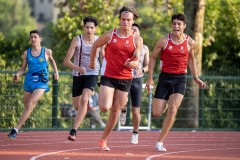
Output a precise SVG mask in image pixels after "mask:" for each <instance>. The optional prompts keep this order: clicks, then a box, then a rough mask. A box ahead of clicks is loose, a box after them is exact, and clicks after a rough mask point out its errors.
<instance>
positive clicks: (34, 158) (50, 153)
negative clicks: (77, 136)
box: [30, 145, 149, 160]
mask: <svg viewBox="0 0 240 160" xmlns="http://www.w3.org/2000/svg"><path fill="white" fill-rule="evenodd" d="M139 146H142V147H143V146H149V145H138V147H139ZM116 147H120V148H126V147H127V148H129V147H136V146H135V145H134V146H133V145H131V146H112V147H111V148H116ZM87 149H99V151H100V148H99V147H89V148H80V149H68V150H61V151H55V152H48V153H45V154H40V155H37V156H34V157H31V159H30V160H36V159H38V158H40V157H44V156H48V155H53V154H57V153H62V152H69V151H77V150H87Z"/></svg>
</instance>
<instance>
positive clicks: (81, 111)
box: [73, 88, 92, 130]
mask: <svg viewBox="0 0 240 160" xmlns="http://www.w3.org/2000/svg"><path fill="white" fill-rule="evenodd" d="M91 95H92V90H90V89H87V88H85V89H83V93H82V96H81V99H80V105H79V107H78V111H77V115H76V117H75V119H74V125H73V129H75V130H77V129H78V127H79V126H80V124H81V123H82V121H83V119H84V117H85V116H86V114H87V104H88V100H89V97H90V96H91Z"/></svg>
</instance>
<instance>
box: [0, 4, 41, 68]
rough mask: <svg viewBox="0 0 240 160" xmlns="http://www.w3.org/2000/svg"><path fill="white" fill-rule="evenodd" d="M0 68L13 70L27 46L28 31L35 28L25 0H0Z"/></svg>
mask: <svg viewBox="0 0 240 160" xmlns="http://www.w3.org/2000/svg"><path fill="white" fill-rule="evenodd" d="M0 11H1V14H0V69H1V70H15V69H16V67H19V65H20V64H21V61H22V60H21V59H20V57H21V55H22V54H23V52H24V50H25V49H26V48H27V47H29V38H28V37H29V31H30V30H32V29H35V28H36V21H35V20H34V19H33V18H32V17H30V9H29V5H28V1H27V0H12V1H5V0H0Z"/></svg>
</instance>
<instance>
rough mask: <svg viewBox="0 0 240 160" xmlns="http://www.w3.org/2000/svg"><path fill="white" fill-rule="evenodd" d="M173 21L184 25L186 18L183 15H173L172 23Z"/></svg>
mask: <svg viewBox="0 0 240 160" xmlns="http://www.w3.org/2000/svg"><path fill="white" fill-rule="evenodd" d="M174 19H178V20H180V21H183V23H184V24H186V23H187V17H186V16H185V15H184V14H183V13H177V14H173V16H172V22H173V20H174Z"/></svg>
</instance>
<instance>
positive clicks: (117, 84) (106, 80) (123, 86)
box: [100, 76, 132, 92]
mask: <svg viewBox="0 0 240 160" xmlns="http://www.w3.org/2000/svg"><path fill="white" fill-rule="evenodd" d="M100 84H101V85H103V86H108V87H111V88H115V89H118V90H120V91H123V92H129V90H130V87H131V84H132V79H116V78H110V77H106V76H101V82H100Z"/></svg>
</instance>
